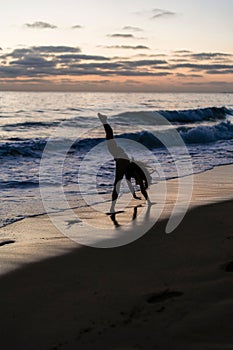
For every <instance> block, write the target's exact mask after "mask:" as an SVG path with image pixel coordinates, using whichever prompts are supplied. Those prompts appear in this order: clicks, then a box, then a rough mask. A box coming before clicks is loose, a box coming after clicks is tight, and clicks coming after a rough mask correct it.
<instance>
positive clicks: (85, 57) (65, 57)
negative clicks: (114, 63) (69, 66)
mask: <svg viewBox="0 0 233 350" xmlns="http://www.w3.org/2000/svg"><path fill="white" fill-rule="evenodd" d="M57 58H59V59H62V60H91V61H109V60H110V58H109V57H105V56H95V55H79V54H73V55H70V54H68V55H59V56H57Z"/></svg>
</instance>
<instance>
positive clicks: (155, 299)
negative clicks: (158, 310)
mask: <svg viewBox="0 0 233 350" xmlns="http://www.w3.org/2000/svg"><path fill="white" fill-rule="evenodd" d="M183 294H184V293H183V292H179V291H172V290H169V289H165V290H163V291H162V292H159V293H152V294H149V295H147V296H146V301H147V302H148V303H149V304H154V303H160V302H162V301H165V300H167V299H171V298H177V297H180V296H181V295H183Z"/></svg>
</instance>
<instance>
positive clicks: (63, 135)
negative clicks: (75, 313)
mask: <svg viewBox="0 0 233 350" xmlns="http://www.w3.org/2000/svg"><path fill="white" fill-rule="evenodd" d="M98 112H101V113H103V114H106V115H108V116H109V123H110V124H111V126H112V128H113V130H114V133H115V135H116V137H117V138H116V139H117V142H118V143H119V144H120V145H121V146H123V147H125V148H126V151H127V154H128V155H129V156H130V157H131V158H137V159H138V160H142V161H144V162H146V163H147V164H148V166H149V167H150V169H151V173H152V174H153V176H152V181H153V182H158V181H163V180H164V179H169V178H175V177H177V176H185V175H188V174H190V173H197V172H203V171H206V170H208V169H211V168H213V167H215V166H220V165H224V164H232V163H233V94H228V93H222V94H220V93H219V94H190V93H189V94H183V93H161V94H159V93H144V94H143V93H84V92H83V93H68V92H67V93H62V92H58V93H56V92H0V136H1V139H0V160H1V175H0V177H1V181H0V187H1V206H0V226H1V227H2V226H5V225H8V224H10V223H12V222H14V221H17V220H21V219H22V218H25V217H30V216H35V215H39V214H43V213H44V212H45V209H44V206H43V202H42V200H41V192H40V190H41V188H43V190H44V191H47V190H48V192H49V190H50V189H51V188H56V186H57V185H58V179H57V177H56V167H57V166H59V167H61V169H62V170H61V179H62V186H63V190H64V193H65V196H66V198H67V201H68V202H69V204H70V206H73V207H78V206H80V205H85V203H84V201H83V197H82V195H81V192H80V181H82V182H83V181H84V182H85V190H86V195H89V196H91V195H92V193H93V188H94V190H95V191H97V193H99V194H100V195H102V196H104V198H106V200H109V199H110V194H111V190H112V185H113V181H114V161H113V160H112V159H111V156H110V155H109V153H108V151H107V148H106V144H105V143H104V140H105V135H104V131H103V127H102V125H101V123H100V122H99V120H98V118H97V113H98ZM159 117H160V118H162V120H163V121H164V122H161V120H160V122H158V121H159ZM174 133H175V134H176V135H178V138H179V139H180V142H181V144H182V143H183V145H184V147H181V144H179V145H177V143H176V142H175V140H174V144H172V142H171V141H172V138H173V136H174ZM160 135H162V136H161V137H160ZM164 135H165V140H168V143H169V147H171V148H172V149H173V150H172V152H171V148H169V149H168V147H167V145H166V144H164V142H163V140H164ZM127 140H130V142H129V141H127ZM165 143H166V142H165ZM48 144H49V145H50V147H51V145H52V148H53V154H58V153H59V154H60V155H61V154H63V158H62V161H61V164H59V165H58V164H57V163H54V162H53V159H52V158H51V160H50V165H51V168H50V170H49V171H48V169H43V168H41V160H42V158H43V157H45V156H47V154H46V152H47V151H48V147H47V145H48ZM64 145H65V146H64ZM46 147H47V148H46ZM184 148H185V151H184ZM50 151H51V148H50ZM62 152H63V153H62ZM64 152H65V153H64ZM187 155H188V158H189V159H188V162H187V161H186V159H187ZM48 157H51V152H50V154H49V156H48ZM175 158H176V159H179V161H180V162H181V164H182V167H181V169H182V171H180V172H177V167H176V164H175V163H176V161H175V160H174V159H175ZM59 159H61V157H60V158H59ZM190 161H191V164H192V166H191V167H190ZM82 165H84V166H82ZM80 167H81V168H80ZM80 169H82V174H81V175H80ZM45 170H46V171H47V172H46V171H45ZM41 173H43V176H42V175H41ZM53 173H54V176H51V174H53ZM83 173H84V175H83ZM93 175H94V177H93ZM93 179H94V180H93ZM93 181H94V183H93ZM82 188H83V187H82ZM122 190H123V192H124V191H126V190H127V189H126V188H125V187H124V185H123V189H122ZM54 209H56V203H54Z"/></svg>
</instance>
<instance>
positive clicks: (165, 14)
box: [151, 8, 176, 19]
mask: <svg viewBox="0 0 233 350" xmlns="http://www.w3.org/2000/svg"><path fill="white" fill-rule="evenodd" d="M152 13H153V16H152V17H151V19H157V18H162V17H163V18H164V17H172V16H176V13H175V12H172V11H167V10H163V9H158V8H157V9H153V10H152Z"/></svg>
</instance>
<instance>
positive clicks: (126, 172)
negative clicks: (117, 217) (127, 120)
mask: <svg viewBox="0 0 233 350" xmlns="http://www.w3.org/2000/svg"><path fill="white" fill-rule="evenodd" d="M98 117H99V119H100V121H101V123H102V124H103V126H104V130H105V134H106V140H107V146H108V150H109V152H110V153H111V154H112V156H113V158H114V160H115V162H116V173H115V181H114V187H113V191H112V205H111V209H110V212H112V213H113V212H114V211H115V204H116V200H117V198H118V194H119V190H120V184H121V180H122V179H123V177H124V176H125V177H126V180H127V184H128V186H129V189H130V192H131V193H132V195H133V197H134V198H135V199H141V198H140V197H138V196H137V195H136V193H135V190H134V187H133V185H132V183H131V179H132V178H134V179H135V182H136V184H137V185H139V186H140V191H141V193H142V195H143V196H144V198H145V199H146V200H147V202H148V204H151V201H150V199H149V196H148V194H147V191H146V190H147V188H148V179H147V176H146V175H145V173H144V171H143V170H142V169H141V167H140V166H139V165H138V164H136V163H135V162H133V161H130V159H129V157H128V155H127V154H126V153H125V151H124V150H123V148H121V147H119V146H118V145H117V143H116V141H115V139H114V135H113V130H112V128H111V126H110V125H109V124H108V122H107V116H106V115H103V114H101V113H98Z"/></svg>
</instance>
